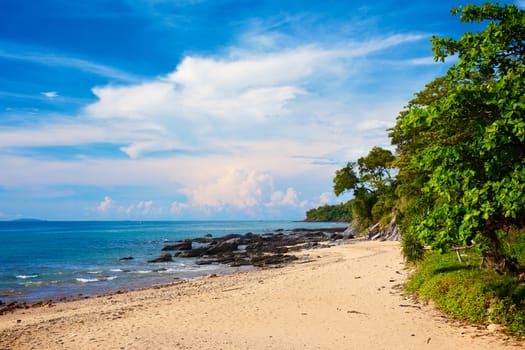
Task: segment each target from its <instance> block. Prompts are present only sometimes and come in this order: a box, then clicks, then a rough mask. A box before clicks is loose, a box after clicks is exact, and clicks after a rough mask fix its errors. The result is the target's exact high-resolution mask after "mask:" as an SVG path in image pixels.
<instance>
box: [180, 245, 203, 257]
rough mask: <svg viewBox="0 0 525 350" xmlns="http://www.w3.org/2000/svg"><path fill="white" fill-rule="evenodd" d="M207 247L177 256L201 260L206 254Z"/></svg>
mask: <svg viewBox="0 0 525 350" xmlns="http://www.w3.org/2000/svg"><path fill="white" fill-rule="evenodd" d="M206 251H207V248H206V247H199V248H193V249H191V250H185V251H182V252H178V253H176V254H175V256H176V257H177V258H200V257H202V256H204V254H205V253H206Z"/></svg>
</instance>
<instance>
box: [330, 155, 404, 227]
mask: <svg viewBox="0 0 525 350" xmlns="http://www.w3.org/2000/svg"><path fill="white" fill-rule="evenodd" d="M394 159H395V157H394V155H393V154H392V152H390V151H389V150H385V149H383V148H380V147H374V148H372V150H371V151H370V152H369V153H368V155H367V156H366V157H361V158H359V159H358V160H357V162H349V163H348V164H347V165H346V166H345V167H344V168H342V169H340V170H337V171H336V173H335V177H334V193H335V194H336V195H337V196H339V195H340V194H342V193H344V192H346V191H353V194H354V198H353V199H352V200H351V201H350V204H351V206H352V217H353V219H354V222H357V223H359V226H361V227H367V226H369V225H371V224H372V223H373V222H375V221H377V220H379V219H380V218H381V217H382V216H383V215H385V214H390V212H391V209H392V207H393V206H394V205H395V202H396V199H397V198H396V196H395V191H394V186H395V180H394V178H393V177H392V175H391V171H392V169H393V165H392V163H393V161H394Z"/></svg>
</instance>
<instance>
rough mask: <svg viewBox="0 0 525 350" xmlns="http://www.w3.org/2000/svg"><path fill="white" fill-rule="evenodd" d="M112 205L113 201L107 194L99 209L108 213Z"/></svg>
mask: <svg viewBox="0 0 525 350" xmlns="http://www.w3.org/2000/svg"><path fill="white" fill-rule="evenodd" d="M112 205H113V201H112V200H111V198H109V196H105V197H104V200H103V201H102V202H100V203H99V205H98V207H97V210H98V211H100V212H102V213H107V212H108V211H109V210H110V209H111V207H112Z"/></svg>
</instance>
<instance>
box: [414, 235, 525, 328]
mask: <svg viewBox="0 0 525 350" xmlns="http://www.w3.org/2000/svg"><path fill="white" fill-rule="evenodd" d="M524 247H525V245H524ZM462 255H463V258H462V260H463V263H460V262H459V260H458V258H457V256H456V254H455V253H453V252H450V253H446V254H439V253H437V252H429V253H428V255H427V256H426V258H425V259H424V261H423V262H422V263H421V264H420V265H419V267H418V269H417V271H416V273H415V274H414V275H413V276H412V277H411V278H410V281H409V282H408V285H407V291H408V292H410V293H413V294H415V295H417V296H418V297H419V298H420V299H422V300H429V299H431V300H433V301H434V303H435V304H436V306H437V307H438V308H439V309H441V310H443V311H445V312H446V313H448V314H449V315H451V316H452V317H454V318H457V319H460V320H466V321H470V322H474V323H477V324H487V323H489V322H494V323H498V324H501V325H502V326H504V327H505V328H506V329H507V330H508V331H509V333H511V334H513V335H514V336H517V337H524V336H525V285H524V284H523V283H522V282H520V280H519V278H518V277H516V276H508V275H500V274H497V273H495V272H493V271H489V270H486V269H480V268H479V263H480V261H481V257H480V254H479V252H476V251H469V252H467V253H464V254H462Z"/></svg>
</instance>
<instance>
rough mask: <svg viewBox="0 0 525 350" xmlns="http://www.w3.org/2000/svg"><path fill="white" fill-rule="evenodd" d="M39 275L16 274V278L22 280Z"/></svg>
mask: <svg viewBox="0 0 525 350" xmlns="http://www.w3.org/2000/svg"><path fill="white" fill-rule="evenodd" d="M37 277H38V275H18V276H16V278H18V279H21V280H26V279H29V278H37Z"/></svg>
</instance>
